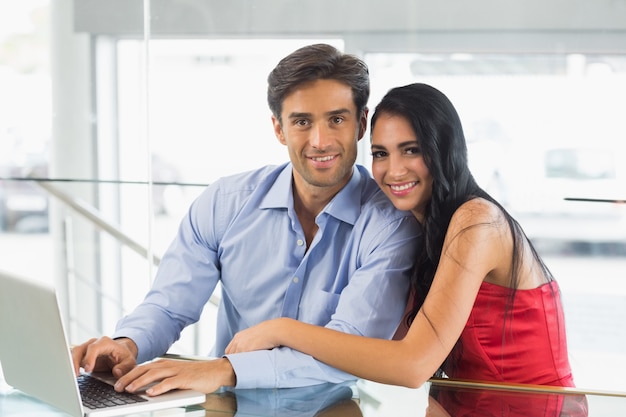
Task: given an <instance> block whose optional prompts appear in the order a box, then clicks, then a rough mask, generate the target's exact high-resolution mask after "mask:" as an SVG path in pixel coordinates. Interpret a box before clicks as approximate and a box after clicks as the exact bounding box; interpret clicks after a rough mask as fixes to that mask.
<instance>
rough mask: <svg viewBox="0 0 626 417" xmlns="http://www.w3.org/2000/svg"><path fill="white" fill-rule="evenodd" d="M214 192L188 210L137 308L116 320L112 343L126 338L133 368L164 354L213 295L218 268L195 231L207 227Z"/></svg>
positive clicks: (209, 246)
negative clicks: (131, 344)
mask: <svg viewBox="0 0 626 417" xmlns="http://www.w3.org/2000/svg"><path fill="white" fill-rule="evenodd" d="M213 195H214V190H213V189H212V187H209V188H208V189H207V190H206V191H205V192H204V193H203V194H202V195H201V196H200V198H198V199H197V200H196V201H195V202H194V203H193V204H192V205H191V207H190V209H189V212H188V213H187V215H186V216H185V217H184V218H183V220H182V222H181V224H180V227H179V229H178V233H177V235H176V237H175V238H174V241H173V242H172V243H171V245H170V247H169V248H168V249H167V251H166V253H165V255H164V256H163V259H162V260H161V263H160V265H159V267H158V269H157V274H156V277H155V280H154V284H153V285H152V288H151V289H150V291H149V292H148V294H147V295H146V297H145V299H144V300H143V302H142V303H141V304H140V305H139V306H137V308H136V309H135V310H134V311H133V312H132V313H131V314H129V315H128V316H126V317H124V318H123V319H122V320H120V321H119V322H118V324H117V326H116V331H115V333H114V334H113V337H114V338H119V337H128V338H130V339H132V340H133V341H134V342H135V344H136V345H137V348H138V357H137V363H142V362H145V361H148V360H152V359H154V358H156V357H158V356H160V355H163V354H165V353H166V352H167V350H168V349H169V348H170V346H171V345H172V344H173V343H174V342H176V341H177V340H178V339H179V337H180V334H181V332H182V330H183V329H184V328H185V327H186V326H188V325H190V324H192V323H195V322H197V321H198V320H199V319H200V315H201V314H202V310H203V308H204V306H205V304H206V303H207V301H208V300H209V298H210V296H211V294H212V293H213V291H214V289H215V287H216V285H217V282H218V279H219V267H218V260H217V249H216V244H215V238H214V236H211V235H210V234H209V235H208V234H207V233H206V232H204V233H202V232H201V231H200V230H214V229H213V228H212V227H207V224H212V223H213V220H214V219H213V218H212V213H213V212H214V207H213V205H214V200H215V199H214V198H213V197H212V196H213Z"/></svg>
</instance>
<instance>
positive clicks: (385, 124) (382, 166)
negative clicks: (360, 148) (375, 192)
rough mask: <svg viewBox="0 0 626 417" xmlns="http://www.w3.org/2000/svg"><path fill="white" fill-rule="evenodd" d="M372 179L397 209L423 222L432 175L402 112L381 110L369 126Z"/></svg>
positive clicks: (430, 191)
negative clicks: (395, 113)
mask: <svg viewBox="0 0 626 417" xmlns="http://www.w3.org/2000/svg"><path fill="white" fill-rule="evenodd" d="M372 158H373V159H372V173H373V175H374V179H375V180H376V182H377V183H378V185H379V186H380V188H381V189H382V190H383V191H384V192H385V194H386V195H387V197H389V199H390V200H391V202H392V203H393V205H394V206H395V207H396V208H398V209H400V210H407V211H411V212H412V213H413V215H414V216H415V217H416V218H417V220H419V221H420V222H423V220H424V212H425V208H426V204H427V203H428V201H430V199H431V196H432V189H433V178H432V176H431V175H430V171H429V170H428V168H427V167H426V164H425V162H424V158H423V157H422V152H421V149H420V145H419V142H418V138H417V137H416V135H415V132H414V131H413V128H412V127H411V124H410V123H409V121H408V120H407V119H406V118H404V117H402V116H393V115H388V114H384V113H383V114H380V115H379V116H378V120H377V121H376V123H375V125H374V129H373V130H372Z"/></svg>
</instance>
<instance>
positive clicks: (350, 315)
mask: <svg viewBox="0 0 626 417" xmlns="http://www.w3.org/2000/svg"><path fill="white" fill-rule="evenodd" d="M368 236H369V238H368ZM359 246H360V249H359V255H358V260H357V262H358V263H359V266H358V268H356V270H355V271H354V272H353V274H352V276H351V277H350V282H349V284H348V285H347V286H346V287H345V288H344V289H343V291H342V293H341V296H340V298H339V303H338V305H337V309H336V310H335V313H334V315H333V316H332V319H331V321H330V322H329V323H328V324H326V327H329V328H332V329H335V330H339V331H343V332H346V333H351V334H357V335H362V336H367V337H376V338H385V339H390V338H391V337H392V336H393V334H394V332H395V330H396V329H397V327H398V324H399V323H400V320H401V319H402V315H403V313H404V311H405V306H406V301H407V296H408V288H409V278H410V273H411V270H412V266H413V261H414V259H415V253H417V250H419V249H420V247H421V229H420V228H419V225H418V224H417V222H416V221H415V218H414V217H412V216H408V217H404V218H401V219H400V220H396V221H393V222H390V223H388V224H387V225H385V226H384V227H378V228H376V229H375V230H372V232H369V235H365V236H364V239H362V242H361V244H360V245H359ZM225 356H226V358H228V359H229V361H230V362H231V364H232V366H233V369H234V370H235V374H236V375H237V387H236V388H242V389H243V388H270V387H275V388H288V387H300V386H306V385H313V384H320V383H325V382H331V383H339V382H344V381H349V380H354V379H356V378H355V377H354V376H353V375H350V374H347V373H345V372H342V371H340V370H337V369H335V368H332V367H330V366H328V365H325V364H323V363H321V362H319V361H317V360H315V359H314V358H313V357H311V356H309V355H306V354H303V353H301V352H297V351H294V350H292V349H289V348H284V347H281V348H276V349H272V350H264V351H254V352H245V353H238V354H232V355H225Z"/></svg>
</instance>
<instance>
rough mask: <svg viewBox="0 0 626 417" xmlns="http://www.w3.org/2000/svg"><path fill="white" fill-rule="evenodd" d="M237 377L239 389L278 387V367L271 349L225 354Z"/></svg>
mask: <svg viewBox="0 0 626 417" xmlns="http://www.w3.org/2000/svg"><path fill="white" fill-rule="evenodd" d="M224 357H225V358H227V359H228V360H229V361H230V364H231V365H232V367H233V371H235V376H236V377H237V385H236V386H235V388H237V389H247V388H259V387H276V384H277V381H276V369H275V364H274V361H273V358H272V355H271V354H270V351H269V350H257V351H253V352H245V353H235V354H232V355H224Z"/></svg>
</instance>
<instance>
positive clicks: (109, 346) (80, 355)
mask: <svg viewBox="0 0 626 417" xmlns="http://www.w3.org/2000/svg"><path fill="white" fill-rule="evenodd" d="M136 357H137V345H135V342H133V341H132V340H131V339H126V338H122V339H116V340H113V339H111V338H109V337H106V336H105V337H102V338H100V339H91V340H88V341H87V342H85V343H83V344H82V345H78V346H75V347H73V348H72V362H73V363H74V372H75V373H76V375H78V374H79V372H80V368H81V367H82V368H83V369H84V370H85V371H86V372H111V373H113V375H114V376H115V377H116V378H119V377H121V376H122V375H125V374H126V373H128V372H129V371H130V370H131V369H133V368H134V367H135V366H136V365H137V362H136Z"/></svg>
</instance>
